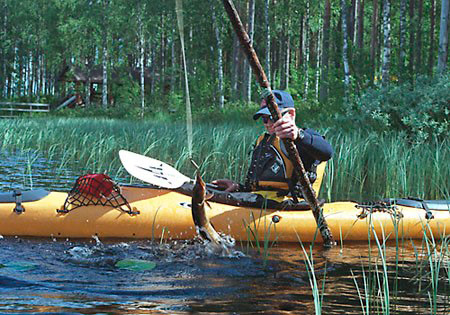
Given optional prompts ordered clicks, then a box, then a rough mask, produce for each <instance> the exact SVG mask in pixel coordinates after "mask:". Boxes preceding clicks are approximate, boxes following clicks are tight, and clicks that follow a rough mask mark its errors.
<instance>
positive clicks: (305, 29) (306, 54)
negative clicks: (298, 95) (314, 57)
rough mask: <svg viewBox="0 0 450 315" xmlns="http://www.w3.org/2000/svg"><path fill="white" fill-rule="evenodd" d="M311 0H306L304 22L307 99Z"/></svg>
mask: <svg viewBox="0 0 450 315" xmlns="http://www.w3.org/2000/svg"><path fill="white" fill-rule="evenodd" d="M309 1H310V0H306V13H305V16H304V20H303V22H304V24H303V43H304V47H303V51H304V52H305V61H304V70H305V92H304V97H303V98H304V99H305V100H306V99H307V98H308V91H309V75H308V72H309V38H310V34H309Z"/></svg>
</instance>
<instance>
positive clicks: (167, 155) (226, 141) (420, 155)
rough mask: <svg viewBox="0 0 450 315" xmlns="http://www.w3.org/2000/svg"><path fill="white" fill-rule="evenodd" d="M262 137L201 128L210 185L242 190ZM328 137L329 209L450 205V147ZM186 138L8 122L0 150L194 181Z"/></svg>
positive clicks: (159, 131) (228, 128)
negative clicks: (399, 202) (353, 203)
mask: <svg viewBox="0 0 450 315" xmlns="http://www.w3.org/2000/svg"><path fill="white" fill-rule="evenodd" d="M262 131H263V129H262V126H261V125H260V124H257V123H244V122H242V121H239V120H236V121H228V122H226V123H218V122H215V123H207V122H201V123H198V122H197V123H195V122H194V148H193V150H194V159H195V160H196V161H200V162H202V172H203V173H204V174H205V179H206V180H212V179H216V178H232V179H235V180H238V181H241V182H242V181H243V180H244V178H245V174H246V170H247V165H248V161H249V158H250V155H249V153H250V150H251V148H252V145H253V143H254V141H255V138H256V136H257V135H258V134H259V133H260V132H262ZM322 132H323V133H324V134H325V135H326V136H327V139H328V140H329V141H330V142H331V143H332V145H333V147H334V149H335V155H334V157H333V159H332V160H330V162H329V163H328V171H327V173H328V175H327V179H326V180H325V183H324V185H323V187H322V197H326V198H327V199H328V200H329V201H331V200H342V199H357V200H367V199H374V198H381V197H401V196H409V195H412V196H417V197H422V198H429V199H448V198H449V195H450V193H449V189H450V188H449V187H450V183H449V178H450V176H449V174H450V163H448V161H449V160H450V153H449V147H450V145H449V144H450V143H449V142H450V141H449V140H442V141H439V140H438V139H433V140H432V141H431V142H430V143H424V144H422V145H414V144H410V143H408V142H407V141H406V140H405V139H404V136H403V134H401V133H392V134H389V135H377V134H373V133H364V132H362V133H361V132H360V131H355V132H352V133H339V132H334V131H333V130H332V129H326V130H322ZM186 138H187V137H186V129H185V125H184V123H183V122H151V121H131V120H112V119H98V118H70V119H68V118H55V117H53V118H35V119H24V120H0V139H1V141H2V142H1V143H0V150H3V151H14V150H19V151H28V150H35V151H38V152H40V153H42V154H43V155H44V156H45V157H47V158H48V159H50V160H55V161H59V167H58V169H57V170H55V171H56V172H58V171H60V170H63V169H66V168H73V169H78V170H79V171H80V172H88V171H89V172H108V173H109V175H111V176H112V177H118V176H120V177H124V176H126V172H125V171H124V169H123V168H122V167H121V164H120V161H119V159H118V151H119V150H120V149H127V150H130V151H134V152H137V153H140V154H145V155H148V156H151V157H153V158H156V159H160V160H162V161H164V162H166V163H169V164H171V165H173V166H174V167H176V168H177V169H178V170H180V171H181V172H183V173H185V174H186V175H188V176H193V174H194V169H193V167H192V166H191V163H190V162H189V161H188V152H187V143H186Z"/></svg>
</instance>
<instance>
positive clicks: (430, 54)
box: [427, 0, 436, 75]
mask: <svg viewBox="0 0 450 315" xmlns="http://www.w3.org/2000/svg"><path fill="white" fill-rule="evenodd" d="M435 24H436V0H431V8H430V47H429V51H428V67H427V70H428V71H427V72H428V74H429V75H432V74H433V65H434V47H435V38H434V32H435Z"/></svg>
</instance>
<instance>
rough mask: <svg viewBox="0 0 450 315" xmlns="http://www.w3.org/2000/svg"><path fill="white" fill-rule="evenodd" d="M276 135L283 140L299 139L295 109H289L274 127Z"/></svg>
mask: <svg viewBox="0 0 450 315" xmlns="http://www.w3.org/2000/svg"><path fill="white" fill-rule="evenodd" d="M272 130H273V131H274V133H275V134H276V135H277V136H278V137H279V138H281V139H283V138H289V139H292V140H295V139H297V137H298V127H297V125H296V124H295V109H289V110H288V112H287V113H286V114H285V115H283V116H281V118H280V119H278V120H277V121H276V122H275V123H274V124H273V126H272Z"/></svg>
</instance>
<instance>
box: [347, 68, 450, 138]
mask: <svg viewBox="0 0 450 315" xmlns="http://www.w3.org/2000/svg"><path fill="white" fill-rule="evenodd" d="M449 102H450V80H449V75H443V76H439V77H434V78H430V77H419V78H418V79H417V81H416V82H415V85H412V84H411V83H409V82H408V83H403V84H400V85H391V86H389V87H383V88H380V89H377V90H375V89H369V90H368V91H366V92H365V93H364V94H363V95H362V96H361V97H359V98H357V99H356V101H354V102H353V103H350V104H349V105H347V106H345V107H344V108H345V113H343V114H340V115H339V117H338V118H339V120H340V121H341V124H342V125H348V121H349V120H351V121H352V122H353V123H352V124H351V125H355V124H356V125H358V126H360V127H362V128H368V129H372V130H375V131H379V132H387V131H389V130H398V131H403V132H405V133H406V134H407V136H408V138H409V139H410V140H412V141H414V142H423V141H426V140H427V139H430V138H431V136H432V135H434V136H437V137H440V138H443V137H446V136H447V135H448V133H449V115H450V103H449Z"/></svg>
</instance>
